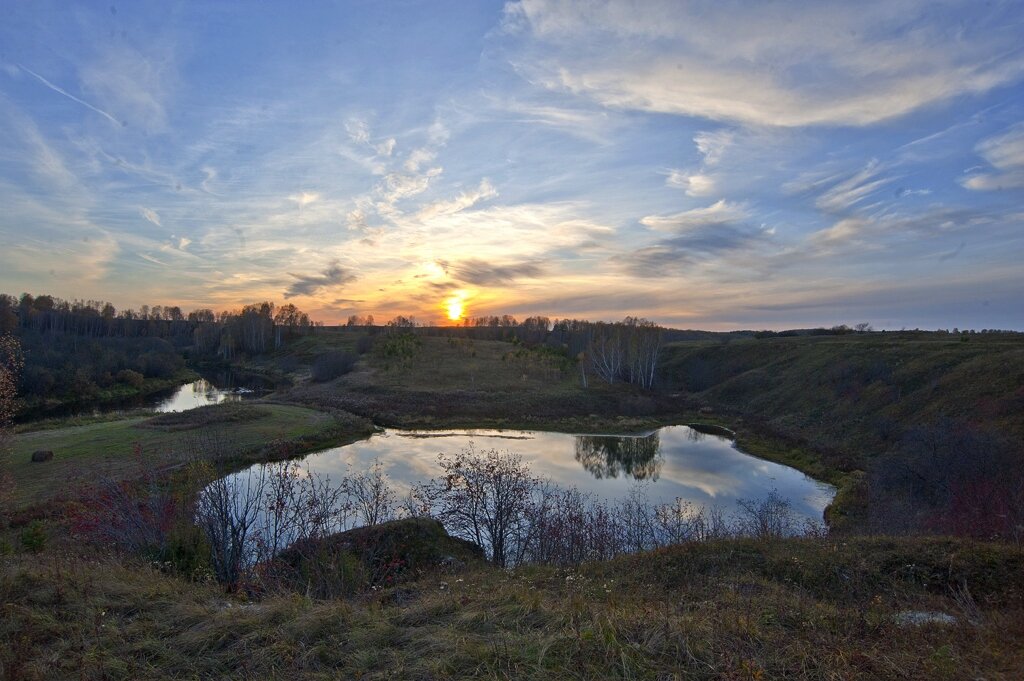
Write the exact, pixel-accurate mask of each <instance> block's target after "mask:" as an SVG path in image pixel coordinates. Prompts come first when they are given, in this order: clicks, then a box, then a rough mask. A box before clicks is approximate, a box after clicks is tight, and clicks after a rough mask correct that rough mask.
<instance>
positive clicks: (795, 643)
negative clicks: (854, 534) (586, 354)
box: [0, 539, 1024, 680]
mask: <svg viewBox="0 0 1024 681" xmlns="http://www.w3.org/2000/svg"><path fill="white" fill-rule="evenodd" d="M41 558H43V559H41ZM6 560H7V562H6V564H5V565H4V568H3V570H2V571H0V594H2V603H3V605H2V606H0V612H2V617H0V641H3V642H4V643H3V644H2V645H0V665H2V669H3V673H5V674H6V677H7V678H19V679H50V678H84V679H101V678H102V679H142V678H145V679H150V678H153V679H156V678H225V679H229V678H230V679H253V678H261V679H264V678H268V679H270V678H280V679H285V678H287V679H296V678H303V679H305V678H308V679H327V678H365V679H448V678H489V679H512V678H515V679H551V678H558V679H595V678H602V679H652V680H653V679H665V678H693V679H750V680H754V679H773V678H790V679H838V678H842V679H859V678H864V679H877V678H915V679H916V678H928V679H964V678H986V679H1017V678H1020V677H1019V672H1020V670H1021V669H1022V668H1024V626H1022V623H1024V581H1022V575H1024V555H1022V554H1021V552H1020V550H1019V549H1013V548H1010V547H1006V546H994V545H985V544H973V543H965V542H951V541H946V540H899V541H893V540H883V539H880V540H867V539H862V540H851V541H848V542H835V541H807V540H789V541H783V542H776V543H771V544H758V543H755V542H750V541H731V542H719V543H710V544H703V545H701V544H695V545H688V546H680V547H675V548H672V549H668V550H663V551H660V552H656V553H653V554H642V555H636V556H630V557H627V558H624V559H620V560H616V561H612V562H610V563H603V564H596V565H589V566H584V567H582V568H579V569H572V570H567V569H556V568H527V569H520V570H515V571H504V570H498V569H495V568H491V567H488V566H486V565H482V566H479V567H469V568H467V569H466V570H465V571H462V572H458V573H454V574H447V573H429V574H425V575H424V576H423V577H422V578H420V579H419V580H418V581H415V582H412V583H406V584H402V585H401V586H399V587H395V588H388V589H383V590H378V591H372V592H369V593H366V594H363V595H361V596H357V597H355V598H349V599H346V600H328V601H316V600H309V599H306V598H302V597H299V596H295V595H279V596H272V597H268V598H266V599H264V600H262V601H260V602H252V603H250V602H244V601H239V600H236V599H234V598H232V597H226V596H225V595H224V594H223V593H221V592H219V591H218V590H217V589H216V588H215V587H213V586H210V585H205V584H196V583H190V582H185V581H182V580H180V579H178V578H175V577H171V576H168V575H165V574H162V573H160V572H159V571H157V570H155V569H153V568H152V567H149V566H145V565H136V564H133V563H131V562H127V563H125V562H122V561H119V560H116V559H112V558H100V559H95V558H92V557H89V558H87V559H86V558H77V557H73V555H72V554H70V553H64V554H63V555H59V554H57V553H54V554H53V555H45V556H20V557H13V558H8V559H6ZM922 612H923V613H927V614H925V615H920V614H918V615H915V614H914V613H922ZM935 613H939V614H940V615H939V616H941V617H943V618H948V623H924V624H921V623H917V624H915V623H914V621H915V618H921V617H924V618H927V617H935V616H936V615H935Z"/></svg>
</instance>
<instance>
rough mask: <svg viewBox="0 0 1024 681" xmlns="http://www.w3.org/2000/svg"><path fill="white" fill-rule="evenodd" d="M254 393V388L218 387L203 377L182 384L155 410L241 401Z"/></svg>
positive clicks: (192, 407)
mask: <svg viewBox="0 0 1024 681" xmlns="http://www.w3.org/2000/svg"><path fill="white" fill-rule="evenodd" d="M254 394H255V393H254V392H253V391H252V390H248V389H245V388H228V389H222V388H218V387H217V386H215V385H214V384H213V383H210V382H209V381H207V380H206V379H204V378H201V379H199V380H198V381H193V382H192V383H186V384H185V385H183V386H180V387H179V388H177V389H176V390H175V391H174V393H173V394H171V395H170V396H168V397H165V398H163V399H162V400H161V401H160V402H158V403H157V404H155V405H154V406H153V410H154V411H157V412H169V411H187V410H189V409H195V408H196V407H205V406H207V405H210V404H220V403H221V402H239V401H241V400H242V399H244V398H246V397H252V396H253V395H254Z"/></svg>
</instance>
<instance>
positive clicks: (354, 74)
mask: <svg viewBox="0 0 1024 681" xmlns="http://www.w3.org/2000/svg"><path fill="white" fill-rule="evenodd" d="M1022 35H1024V2H1021V1H1020V0H1009V1H1000V0H992V1H990V2H984V3H983V2H980V1H979V0H964V1H958V0H928V1H924V0H884V1H883V2H873V1H870V0H865V1H864V2H849V1H848V0H843V1H840V2H833V1H831V0H817V1H814V2H773V1H767V2H756V3H754V2H737V1H730V0H718V1H715V2H712V1H707V2H705V1H696V2H682V1H680V0H668V1H665V2H661V1H659V0H649V1H646V2H626V1H621V2H602V1H600V0H587V1H583V2H577V1H575V0H522V1H520V2H461V1H458V2H454V1H453V2H445V1H443V0H432V1H429V2H411V1H409V2H405V1H403V2H383V1H380V2H377V1H374V2H371V1H365V2H362V1H352V2H330V3H328V2H311V3H244V4H242V3H234V2H225V3H220V2H202V3H193V2H154V3H141V2H132V3H124V4H121V3H117V2H115V3H113V4H111V3H110V2H103V3H99V2H97V3H83V4H75V3H71V2H67V1H65V0H61V1H59V2H53V3H49V4H48V3H47V2H45V1H44V2H33V3H23V2H15V1H14V0H0V291H2V292H7V293H12V294H18V293H20V292H22V291H29V292H33V293H43V292H47V293H51V294H53V295H57V296H60V297H63V298H67V299H102V300H109V301H111V302H113V303H114V304H115V305H117V306H119V307H138V306H141V305H142V304H149V305H155V304H161V305H180V306H182V307H183V308H185V309H194V308H199V307H212V308H214V309H217V310H220V309H231V308H237V307H239V306H241V305H242V304H245V303H249V302H255V301H261V300H272V301H275V302H277V303H279V304H281V303H285V302H288V303H294V304H295V305H297V306H299V307H300V308H302V309H303V310H305V311H307V312H309V313H310V314H311V315H312V316H313V318H315V319H319V320H322V321H324V322H326V323H332V322H337V321H344V319H345V318H346V317H348V316H349V315H352V314H359V315H366V314H373V315H374V316H375V318H376V319H377V320H378V321H383V320H386V319H389V318H390V317H392V316H394V315H397V314H405V315H414V316H415V317H416V318H417V319H418V320H419V321H421V322H442V321H444V320H445V319H446V318H447V316H448V314H447V313H448V311H449V309H453V311H454V312H461V313H462V314H463V315H469V316H478V315H485V314H486V315H490V314H512V315H516V316H518V317H520V318H522V317H526V316H530V315H547V316H549V317H553V318H554V317H576V318H587V319H592V320H597V319H604V320H614V319H621V318H622V317H624V316H626V315H635V316H643V317H647V318H649V319H652V320H655V321H658V322H660V323H663V324H667V325H671V326H674V327H679V328H704V329H739V328H743V329H750V328H756V329H759V328H794V327H808V326H821V325H824V326H831V325H833V324H840V323H847V324H854V323H859V322H869V323H871V324H873V325H874V326H875V327H876V328H892V329H899V328H904V327H905V328H952V327H960V328H975V329H983V328H1001V329H1024V264H1022V261H1024V41H1022V40H1021V37H1020V36H1022Z"/></svg>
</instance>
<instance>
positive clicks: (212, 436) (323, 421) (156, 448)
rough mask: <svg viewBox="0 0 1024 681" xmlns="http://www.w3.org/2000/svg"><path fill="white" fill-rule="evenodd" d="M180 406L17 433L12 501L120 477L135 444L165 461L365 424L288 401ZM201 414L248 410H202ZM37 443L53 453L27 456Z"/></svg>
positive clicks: (250, 449)
mask: <svg viewBox="0 0 1024 681" xmlns="http://www.w3.org/2000/svg"><path fill="white" fill-rule="evenodd" d="M186 413H187V414H189V415H190V416H189V417H188V419H189V420H185V421H183V422H182V421H178V422H174V421H169V420H168V418H167V417H168V416H171V415H165V416H157V417H153V416H152V415H150V416H145V417H143V416H135V417H132V418H125V419H120V420H108V421H100V422H96V423H89V424H86V425H81V426H72V427H67V428H47V429H44V430H38V431H31V432H22V433H20V434H18V435H17V436H16V438H15V441H14V447H13V450H12V452H11V453H10V454H9V455H8V461H7V462H6V463H7V465H6V468H7V470H9V471H10V472H11V473H12V474H13V476H14V479H15V483H16V488H15V505H16V507H18V508H21V507H25V506H29V505H35V504H41V503H45V502H46V501H48V500H50V499H53V498H56V497H61V496H73V494H74V488H76V487H78V486H80V485H81V484H82V483H84V482H88V481H90V480H92V479H94V478H95V476H111V477H114V478H120V477H122V476H125V475H130V474H132V473H135V472H137V467H138V466H139V463H140V461H139V460H138V457H136V456H134V455H133V450H134V448H135V447H136V445H138V446H139V447H141V450H142V457H141V462H142V463H143V464H144V465H145V466H147V467H152V468H154V469H164V468H167V467H171V466H174V465H176V464H179V463H182V462H183V461H185V460H186V459H187V458H188V457H191V456H199V457H202V456H203V455H204V451H203V449H204V447H208V446H209V445H211V444H213V445H216V447H217V448H218V450H219V453H220V454H221V456H223V455H227V456H229V457H230V456H245V455H247V454H252V453H254V452H257V451H258V450H260V449H261V448H263V447H265V446H267V445H269V444H270V443H272V442H275V441H283V442H293V443H302V442H308V443H314V442H319V441H324V443H323V444H324V446H327V444H328V442H330V443H335V442H337V441H339V440H342V439H344V438H346V437H348V438H351V437H354V436H359V435H365V434H368V433H369V431H370V426H369V424H368V423H365V422H362V421H361V420H359V419H342V418H341V417H338V416H335V415H331V414H327V413H325V412H322V411H317V410H314V409H309V408H306V407H300V406H294V405H282V404H257V403H245V404H244V405H239V404H234V405H232V404H226V405H218V406H215V407H204V408H203V409H199V410H193V411H190V412H186ZM206 414H244V415H246V416H242V417H241V418H225V419H216V418H214V419H209V418H203V415H206ZM189 421H191V423H190V422H189ZM36 450H50V451H52V452H53V454H54V456H53V459H52V460H51V461H47V462H44V463H33V462H32V461H31V456H32V452H34V451H36Z"/></svg>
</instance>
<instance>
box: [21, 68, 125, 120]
mask: <svg viewBox="0 0 1024 681" xmlns="http://www.w3.org/2000/svg"><path fill="white" fill-rule="evenodd" d="M18 66H19V67H20V68H22V69H24V71H25V72H26V73H28V74H29V75H32V76H34V77H35V78H36V79H37V80H38V81H39V82H41V83H42V84H43V85H45V86H46V87H48V88H50V89H51V90H53V91H54V92H56V93H57V94H61V95H64V96H65V97H67V98H68V99H70V100H71V101H73V102H77V103H79V104H81V105H82V106H84V107H85V108H87V109H89V110H91V111H95V112H96V113H98V114H99V115H101V116H103V117H104V118H106V119H107V120H108V121H110V122H111V123H113V124H114V125H118V126H119V125H121V122H120V121H118V120H117V119H116V118H114V117H113V116H111V115H110V114H108V113H107V112H106V111H104V110H103V109H100V108H99V107H96V106H93V105H92V104H90V103H89V102H87V101H85V100H84V99H79V98H78V97H75V96H74V95H73V94H71V93H70V92H68V91H67V90H65V89H64V88H61V87H58V86H56V85H54V84H53V83H51V82H50V81H48V80H47V79H45V78H43V77H42V76H40V75H39V74H38V73H36V72H35V71H33V70H32V69H30V68H29V67H27V66H25V65H24V64H18Z"/></svg>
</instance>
